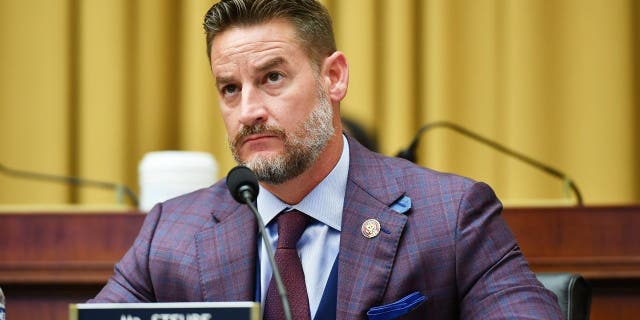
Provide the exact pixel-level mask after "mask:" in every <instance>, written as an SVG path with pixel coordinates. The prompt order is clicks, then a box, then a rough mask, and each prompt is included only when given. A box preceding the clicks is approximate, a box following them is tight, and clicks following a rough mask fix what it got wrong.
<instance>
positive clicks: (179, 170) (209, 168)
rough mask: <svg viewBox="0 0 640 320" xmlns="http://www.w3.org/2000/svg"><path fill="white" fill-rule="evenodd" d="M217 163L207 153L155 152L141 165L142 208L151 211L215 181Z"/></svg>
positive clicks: (143, 159)
mask: <svg viewBox="0 0 640 320" xmlns="http://www.w3.org/2000/svg"><path fill="white" fill-rule="evenodd" d="M217 174H218V164H217V163H216V160H215V159H214V158H213V156H212V155H211V154H209V153H206V152H195V151H155V152H149V153H147V154H145V156H144V158H142V161H140V165H139V166H138V175H139V181H140V205H139V209H140V210H142V211H144V212H148V211H149V210H151V208H152V207H153V206H154V205H155V204H156V203H158V202H162V201H165V200H168V199H171V198H173V197H176V196H179V195H181V194H185V193H189V192H191V191H195V190H197V189H200V188H206V187H208V186H210V185H212V184H213V183H214V182H215V179H216V177H217Z"/></svg>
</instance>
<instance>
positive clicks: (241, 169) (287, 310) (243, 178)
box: [227, 166, 291, 320]
mask: <svg viewBox="0 0 640 320" xmlns="http://www.w3.org/2000/svg"><path fill="white" fill-rule="evenodd" d="M227 189H229V192H230V193H231V195H232V196H233V198H234V199H235V200H236V201H238V202H240V203H243V204H246V205H248V206H249V208H250V209H251V212H253V215H255V216H256V220H258V228H259V230H260V233H261V234H262V242H263V243H264V246H265V247H266V248H267V255H268V256H269V263H270V264H271V270H273V272H272V274H273V275H272V276H273V279H274V280H275V282H276V286H277V287H278V294H280V300H282V309H283V310H284V315H285V318H286V319H287V320H291V307H289V300H288V299H287V290H286V289H285V288H284V284H282V277H281V276H280V270H279V269H278V266H277V265H276V258H275V256H274V255H273V250H272V249H271V244H270V243H269V239H268V238H267V231H266V230H265V228H264V222H262V217H261V216H260V213H259V212H258V208H256V207H255V205H254V204H253V202H254V201H255V200H256V198H257V197H258V192H259V191H260V188H259V187H258V178H257V177H256V174H255V173H253V171H251V169H249V168H247V167H245V166H236V167H235V168H233V169H231V170H230V171H229V174H227Z"/></svg>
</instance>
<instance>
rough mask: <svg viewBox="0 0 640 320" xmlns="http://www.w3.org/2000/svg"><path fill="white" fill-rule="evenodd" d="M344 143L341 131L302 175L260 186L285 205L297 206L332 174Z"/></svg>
mask: <svg viewBox="0 0 640 320" xmlns="http://www.w3.org/2000/svg"><path fill="white" fill-rule="evenodd" d="M343 143H344V142H343V141H342V132H341V131H339V134H335V135H334V136H333V137H332V138H331V140H329V142H328V143H327V146H326V147H325V149H324V150H323V151H322V153H320V155H319V156H318V159H316V161H315V162H314V164H313V165H312V166H311V167H309V168H308V169H307V170H305V171H304V172H303V173H302V174H300V175H299V176H297V177H295V178H293V179H291V180H289V181H287V182H284V183H281V184H267V183H262V182H261V183H260V184H261V185H262V187H264V188H265V189H267V190H269V191H270V192H271V193H273V194H274V195H275V196H276V197H278V198H279V199H280V200H282V201H283V202H284V203H287V204H291V205H294V204H297V203H299V202H300V201H302V199H304V197H305V196H306V195H307V194H309V192H311V191H312V190H313V188H315V187H316V186H317V185H318V184H319V183H320V182H322V180H323V179H324V178H326V177H327V175H329V173H331V170H333V168H334V167H335V166H336V164H337V163H338V160H340V155H342V148H343Z"/></svg>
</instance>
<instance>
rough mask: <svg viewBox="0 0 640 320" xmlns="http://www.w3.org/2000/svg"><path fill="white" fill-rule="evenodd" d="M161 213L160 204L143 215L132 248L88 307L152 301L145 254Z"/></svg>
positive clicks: (147, 259) (152, 294)
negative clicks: (108, 303) (145, 215)
mask: <svg viewBox="0 0 640 320" xmlns="http://www.w3.org/2000/svg"><path fill="white" fill-rule="evenodd" d="M161 213H162V204H160V203H159V204H156V205H155V206H154V207H153V209H151V211H150V212H149V213H147V217H146V218H145V220H144V223H143V225H142V228H141V230H140V233H139V234H138V236H137V237H136V239H135V241H134V243H133V246H132V247H131V248H129V250H128V251H127V253H126V254H125V255H124V257H123V258H122V260H120V262H118V263H117V264H116V266H115V269H114V274H113V276H111V278H110V279H109V281H108V282H107V285H106V286H105V287H104V288H102V290H101V291H100V292H99V293H98V295H97V296H96V297H95V298H94V299H91V300H89V301H88V303H96V302H153V301H155V295H154V292H153V284H152V282H151V275H150V272H149V252H150V249H151V242H152V239H153V236H154V233H155V230H156V227H157V225H158V221H159V220H160V216H161Z"/></svg>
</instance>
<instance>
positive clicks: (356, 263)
mask: <svg viewBox="0 0 640 320" xmlns="http://www.w3.org/2000/svg"><path fill="white" fill-rule="evenodd" d="M349 146H350V148H351V150H352V152H351V157H350V158H351V160H350V161H351V164H350V166H349V179H348V182H347V190H346V195H345V205H344V210H343V215H342V231H341V234H340V237H341V238H340V254H339V266H338V306H337V318H338V319H358V318H362V317H364V314H365V312H366V310H368V309H369V308H370V307H371V306H375V305H378V304H379V303H380V301H381V300H382V297H383V295H384V292H385V291H386V287H387V284H388V280H389V277H390V274H391V270H392V269H393V264H394V261H395V256H396V252H397V248H398V244H399V242H400V237H401V235H402V232H403V230H404V226H405V223H406V221H407V216H406V215H404V214H401V213H398V212H396V211H394V210H392V209H390V208H389V206H390V205H391V204H392V203H393V202H394V201H395V200H397V199H399V198H401V197H402V196H403V195H404V190H403V187H402V184H400V183H398V181H396V180H395V178H393V177H392V175H390V174H385V173H387V172H384V165H382V163H381V162H380V163H376V162H378V161H379V160H378V159H377V158H374V157H373V156H371V155H369V154H368V153H369V151H365V150H364V149H363V147H362V146H360V145H357V143H354V142H353V141H352V140H350V141H349ZM380 165H382V167H380ZM368 219H375V220H377V221H378V222H379V223H380V228H381V230H380V232H379V234H378V235H377V236H375V237H373V238H366V237H365V236H364V235H363V234H362V231H361V228H362V224H363V223H364V222H365V221H366V220H368Z"/></svg>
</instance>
